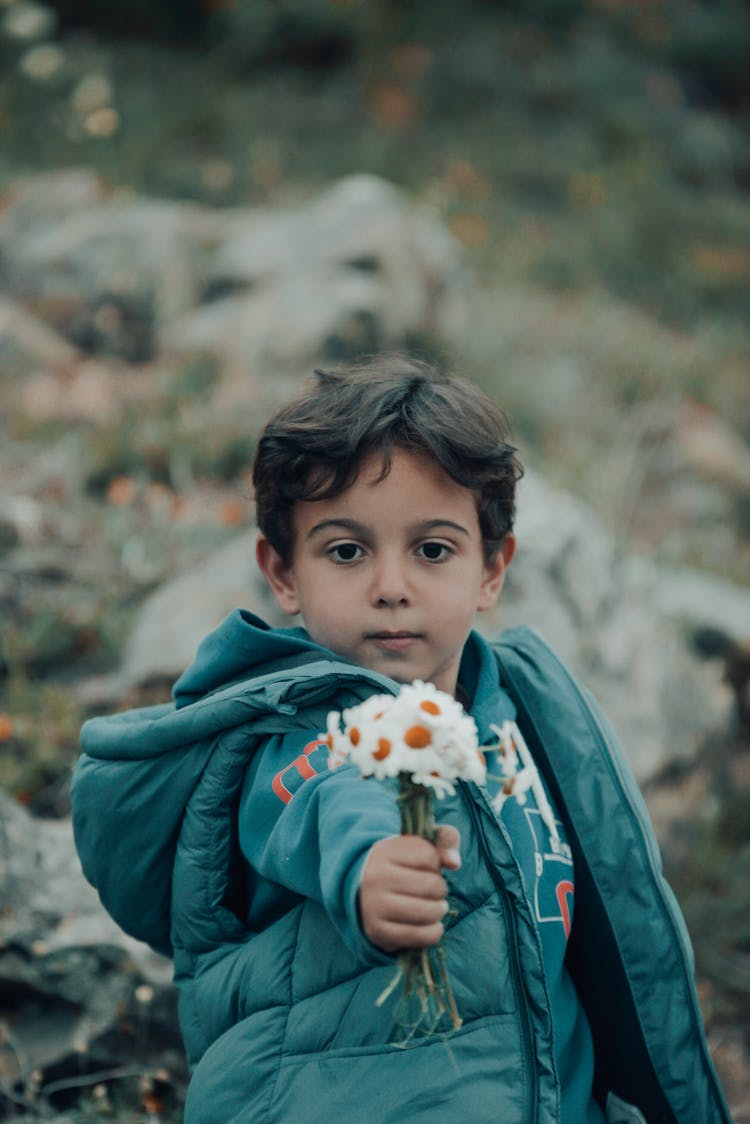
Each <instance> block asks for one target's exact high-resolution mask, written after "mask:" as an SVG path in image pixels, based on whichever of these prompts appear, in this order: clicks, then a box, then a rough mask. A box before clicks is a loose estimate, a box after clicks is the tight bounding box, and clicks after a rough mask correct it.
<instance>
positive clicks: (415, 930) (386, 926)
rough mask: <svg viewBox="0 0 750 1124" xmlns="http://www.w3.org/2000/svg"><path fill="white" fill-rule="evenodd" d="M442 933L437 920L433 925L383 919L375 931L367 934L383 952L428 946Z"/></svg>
mask: <svg viewBox="0 0 750 1124" xmlns="http://www.w3.org/2000/svg"><path fill="white" fill-rule="evenodd" d="M442 935H443V926H442V924H441V923H440V922H439V921H436V922H435V924H433V925H401V924H398V923H394V922H391V921H384V922H381V923H380V924H379V925H378V927H377V930H376V931H375V932H373V933H370V934H369V936H370V940H371V941H373V943H374V944H376V945H377V946H378V947H379V948H382V949H383V951H384V952H398V950H399V949H402V948H430V946H431V945H434V944H437V943H438V941H439V940H440V938H441V937H442Z"/></svg>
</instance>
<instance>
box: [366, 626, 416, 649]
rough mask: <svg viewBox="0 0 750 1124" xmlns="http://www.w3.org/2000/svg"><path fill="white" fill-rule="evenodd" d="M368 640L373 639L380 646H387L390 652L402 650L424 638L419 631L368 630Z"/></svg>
mask: <svg viewBox="0 0 750 1124" xmlns="http://www.w3.org/2000/svg"><path fill="white" fill-rule="evenodd" d="M366 639H367V640H371V641H372V642H373V643H374V644H377V645H378V647H379V648H385V649H386V650H387V651H389V652H402V651H404V650H405V649H406V648H409V647H411V645H412V644H414V643H415V642H416V641H417V640H421V639H422V634H421V633H419V632H404V631H398V632H387V631H383V632H368V633H367V636H366Z"/></svg>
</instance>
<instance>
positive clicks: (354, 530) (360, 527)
mask: <svg viewBox="0 0 750 1124" xmlns="http://www.w3.org/2000/svg"><path fill="white" fill-rule="evenodd" d="M438 527H450V528H451V529H452V530H454V531H459V532H460V533H461V534H462V535H466V536H467V538H471V533H470V531H469V530H468V528H466V527H462V526H461V524H460V523H454V521H453V520H452V519H425V521H424V522H423V523H417V524H416V526H415V527H414V530H415V531H420V532H425V531H434V530H436V529H437V528H438ZM332 528H337V529H340V530H342V531H350V532H351V534H353V535H358V536H359V537H360V538H362V537H364V536H365V535H367V534H368V528H367V527H366V526H365V525H364V523H358V522H357V520H356V519H323V520H322V521H321V522H320V523H316V524H315V526H314V527H311V528H310V530H309V531H308V532H307V534H306V536H305V538H306V539H311V538H313V537H314V536H315V535H318V534H320V533H321V532H322V531H328V530H331V529H332Z"/></svg>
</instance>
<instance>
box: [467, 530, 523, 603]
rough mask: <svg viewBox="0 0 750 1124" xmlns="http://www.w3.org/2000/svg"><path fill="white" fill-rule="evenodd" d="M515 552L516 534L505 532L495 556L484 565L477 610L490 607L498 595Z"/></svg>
mask: <svg viewBox="0 0 750 1124" xmlns="http://www.w3.org/2000/svg"><path fill="white" fill-rule="evenodd" d="M515 553H516V536H515V535H511V534H507V535H506V536H505V538H504V539H503V543H502V546H501V547H500V549H499V550H498V552H497V554H496V555H495V557H494V558H493V559H492V560H491V561H490V562H488V563H487V564H486V565H485V567H484V577H483V578H482V584H481V586H480V589H479V601H478V603H477V610H478V611H479V612H480V613H481V612H482V611H483V610H485V609H491V608H492V606H493V605H494V604H495V602H496V601H497V599H498V597H499V596H500V591H501V590H502V588H503V583H504V582H505V574H506V571H507V569H508V567H509V566H510V564H511V562H512V561H513V555H514V554H515Z"/></svg>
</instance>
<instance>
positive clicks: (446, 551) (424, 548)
mask: <svg viewBox="0 0 750 1124" xmlns="http://www.w3.org/2000/svg"><path fill="white" fill-rule="evenodd" d="M418 553H421V555H422V557H423V558H425V559H426V560H427V561H428V562H444V561H445V560H446V559H447V558H448V557H449V556H450V555H451V554H452V553H453V551H452V550H451V548H450V547H449V546H446V545H445V543H442V542H423V543H422V544H421V546H420V547H419V550H418Z"/></svg>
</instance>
